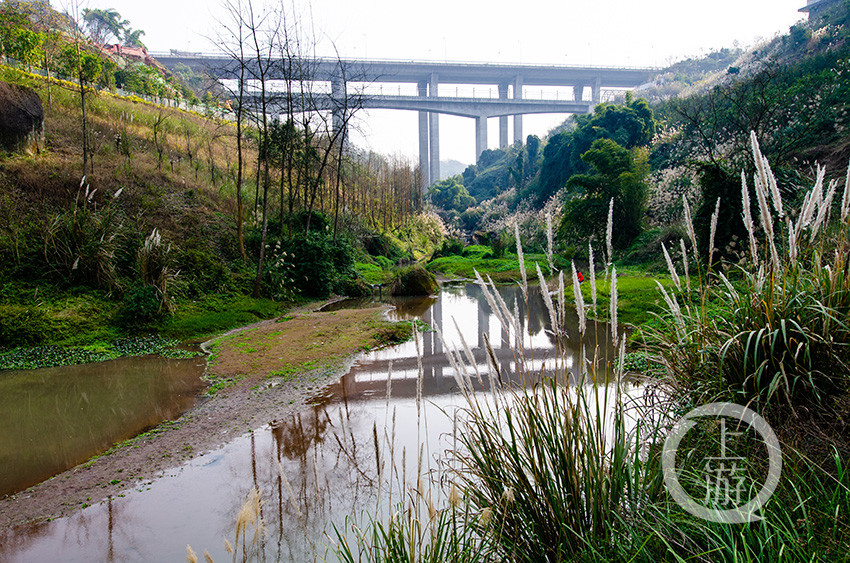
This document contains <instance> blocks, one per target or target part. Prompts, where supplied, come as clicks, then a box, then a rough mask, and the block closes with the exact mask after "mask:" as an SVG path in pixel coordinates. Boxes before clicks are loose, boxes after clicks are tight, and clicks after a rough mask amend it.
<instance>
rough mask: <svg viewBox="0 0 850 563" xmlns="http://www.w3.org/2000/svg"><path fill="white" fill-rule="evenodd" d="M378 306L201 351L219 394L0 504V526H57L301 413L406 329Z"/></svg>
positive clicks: (250, 332)
mask: <svg viewBox="0 0 850 563" xmlns="http://www.w3.org/2000/svg"><path fill="white" fill-rule="evenodd" d="M386 310H387V309H386V308H385V307H381V308H374V309H361V310H342V311H335V312H328V313H316V312H300V313H291V314H290V315H287V316H284V317H281V318H280V319H275V320H271V321H265V322H262V323H258V324H256V325H252V326H250V327H245V328H244V329H239V330H236V331H231V332H230V333H227V334H225V335H223V336H221V337H218V338H217V339H214V340H213V341H211V342H209V343H207V345H206V348H207V349H208V350H210V351H211V355H210V359H209V364H208V367H207V377H209V378H210V379H211V380H212V382H213V387H216V386H218V387H220V389H219V390H218V391H217V392H216V393H215V394H214V395H213V396H212V397H209V398H204V399H202V400H201V401H199V403H198V404H197V405H196V406H195V407H194V408H192V409H191V410H189V411H188V412H186V413H185V414H183V415H182V416H181V417H180V418H179V419H177V420H176V421H166V422H163V423H162V424H160V425H159V426H158V427H156V428H155V429H153V430H152V431H150V432H147V433H145V434H142V435H141V436H138V437H137V438H134V439H133V440H129V441H127V442H125V443H124V444H122V445H121V446H120V447H118V448H115V449H114V450H112V451H110V452H107V453H106V454H104V455H101V456H99V457H95V458H93V459H91V460H89V461H88V462H86V463H84V464H81V465H79V466H77V467H74V468H72V469H70V470H68V471H65V472H64V473H61V474H59V475H56V476H55V477H53V478H51V479H49V480H47V481H45V482H43V483H40V484H38V485H35V486H33V487H31V488H29V489H27V490H25V491H22V492H20V493H17V494H15V495H10V496H8V497H6V498H3V499H0V526H3V527H5V528H10V527H16V526H21V525H24V524H27V523H30V522H34V521H38V520H45V519H52V518H58V517H61V516H65V515H67V514H68V513H70V512H71V511H73V510H76V509H78V508H84V507H86V506H88V505H90V504H95V503H97V502H99V501H101V500H103V499H105V498H106V497H107V496H110V495H118V494H120V493H121V492H122V491H125V490H128V489H130V488H132V487H133V486H134V485H135V484H136V483H138V482H140V481H143V480H150V479H154V478H157V477H159V476H161V473H162V472H163V471H164V470H166V469H169V468H172V467H176V466H178V465H180V464H181V463H182V462H183V461H185V460H187V459H190V458H192V457H195V456H199V455H204V453H205V452H208V451H210V450H212V449H214V448H216V447H218V446H221V445H222V444H224V443H226V442H228V441H230V440H232V439H233V438H235V437H237V436H240V435H242V434H244V433H245V432H247V431H249V430H252V429H255V428H258V427H260V426H262V425H263V424H265V423H268V422H270V421H271V420H273V419H275V418H277V419H280V418H285V417H287V416H289V415H290V414H293V413H295V412H298V411H299V410H301V409H303V408H304V407H305V405H306V402H307V401H308V400H309V399H310V398H312V397H313V396H315V395H316V394H317V392H318V390H319V389H321V388H322V387H323V386H324V385H326V384H327V383H330V382H332V381H334V380H335V379H337V378H338V377H340V376H342V375H343V374H344V373H345V372H346V371H347V370H348V367H349V366H350V363H351V361H352V360H353V357H354V355H355V354H356V353H357V352H359V351H362V350H364V349H367V348H374V347H377V346H380V345H383V344H386V343H390V342H394V341H398V340H399V339H400V337H403V336H404V335H405V334H406V332H407V331H409V330H410V329H409V327H408V326H406V324H405V323H391V322H389V321H387V320H386Z"/></svg>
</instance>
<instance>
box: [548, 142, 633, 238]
mask: <svg viewBox="0 0 850 563" xmlns="http://www.w3.org/2000/svg"><path fill="white" fill-rule="evenodd" d="M581 159H582V161H583V162H584V163H585V164H587V166H589V167H590V169H591V171H592V172H591V173H589V174H579V175H576V176H573V177H572V178H570V180H569V181H568V182H567V186H568V187H570V188H572V190H573V192H572V193H571V194H570V195H569V196H568V199H567V201H566V202H565V209H564V216H563V218H562V219H561V225H560V229H559V233H560V235H561V236H562V237H564V238H568V237H575V236H577V237H581V238H586V237H596V238H597V239H600V240H601V239H603V238H604V237H605V229H606V227H607V224H608V209H609V205H610V201H611V199H613V200H614V225H616V228H615V229H614V241H613V242H614V246H615V247H616V248H625V247H627V246H628V245H629V244H630V243H631V242H632V241H633V240H634V239H635V237H637V236H638V235H639V234H640V233H641V230H642V227H641V222H642V220H643V215H644V210H645V208H646V199H647V191H648V187H647V184H646V178H647V176H648V175H649V164H648V158H647V152H646V150H645V149H642V148H634V149H632V150H629V149H626V148H624V147H622V146H620V145H619V144H617V142H616V141H614V140H612V139H597V140H596V141H594V142H593V145H591V148H590V150H588V151H587V152H585V153H584V154H582V155H581Z"/></svg>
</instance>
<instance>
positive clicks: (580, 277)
mask: <svg viewBox="0 0 850 563" xmlns="http://www.w3.org/2000/svg"><path fill="white" fill-rule="evenodd" d="M576 277H577V278H578V283H581V282H583V281H584V276H583V275H581V271H578V272H576Z"/></svg>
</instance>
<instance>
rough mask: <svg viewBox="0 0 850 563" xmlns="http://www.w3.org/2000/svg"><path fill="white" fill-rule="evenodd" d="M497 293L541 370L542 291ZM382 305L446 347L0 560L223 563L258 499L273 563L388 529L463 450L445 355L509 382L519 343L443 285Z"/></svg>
mask: <svg viewBox="0 0 850 563" xmlns="http://www.w3.org/2000/svg"><path fill="white" fill-rule="evenodd" d="M499 291H500V294H501V295H502V297H503V298H504V300H505V302H506V303H509V304H511V307H513V304H516V308H517V310H518V311H519V315H520V317H521V318H522V319H523V323H522V324H523V325H524V326H525V328H526V330H525V333H524V334H523V335H522V340H523V341H524V344H525V345H526V347H531V348H533V350H534V354H535V361H536V362H545V361H546V358H547V357H549V356H550V355H551V354H553V340H552V338H551V336H550V335H549V334H548V333H547V331H546V329H547V327H548V325H549V315H548V312H547V310H546V308H545V306H544V304H543V300H542V298H541V296H540V292H539V290H537V289H536V288H532V289H531V291H530V293H529V300H528V301H529V302H528V305H527V306H526V305H525V303H524V299H523V296H522V293H521V291H520V290H519V288H518V287H517V286H503V287H500V289H499ZM367 301H368V300H367ZM384 301H389V302H390V303H391V304H393V305H394V306H395V307H396V308H395V309H394V310H393V311H391V312H390V317H391V318H393V319H397V320H410V319H420V320H421V321H423V322H424V323H427V324H428V325H432V326H433V325H438V326H441V327H442V328H443V339H442V340H441V339H440V338H439V336H438V335H437V334H436V333H435V332H424V333H422V334H421V336H420V339H419V340H418V345H417V343H416V342H413V341H411V342H407V343H404V344H401V345H398V346H393V347H390V348H386V349H382V350H377V351H374V352H371V353H367V354H364V355H363V356H361V357H360V358H359V359H357V360H356V361H355V362H354V364H353V365H352V367H351V369H350V370H349V371H348V373H346V375H345V376H343V377H342V378H341V379H340V380H339V381H337V382H335V383H333V384H331V385H330V386H328V387H326V388H325V389H324V390H323V391H322V392H321V393H320V394H319V395H318V396H317V397H316V398H315V400H314V401H313V404H312V406H311V407H310V409H309V410H307V411H305V412H302V413H301V414H299V415H297V416H294V417H289V418H282V419H278V418H275V417H274V416H273V415H272V416H270V417H269V420H268V421H267V423H266V424H264V425H262V426H260V427H258V428H256V429H255V430H253V431H252V432H249V433H246V434H244V435H242V436H239V437H237V438H235V439H233V440H232V441H230V442H228V443H227V444H225V445H224V446H222V447H221V448H219V449H217V450H214V451H211V452H207V453H205V454H204V455H200V456H198V457H196V458H194V459H192V460H190V461H187V462H185V463H183V464H182V465H179V466H176V467H174V468H172V469H171V470H168V471H166V472H165V475H164V476H163V477H162V478H160V479H154V480H153V481H144V482H139V483H136V484H135V486H133V487H132V488H130V489H127V490H126V491H124V493H123V494H122V495H120V496H116V497H112V498H110V499H108V500H107V501H104V502H102V503H100V504H96V505H94V506H91V507H88V508H85V509H83V510H78V511H75V512H74V513H73V514H71V515H70V516H68V517H65V518H61V519H58V520H55V521H52V522H42V523H39V524H36V525H33V526H30V527H27V528H23V529H18V530H9V531H6V532H5V533H4V534H3V535H0V560H3V561H50V560H63V561H178V560H183V559H184V558H185V554H186V546H187V544H189V545H191V546H192V547H193V548H194V550H195V551H196V552H197V553H198V554H202V553H203V551H204V550H207V551H209V553H210V554H211V555H212V557H213V558H214V560H216V561H225V560H230V559H232V555H230V554H229V553H228V552H227V551H226V549H225V539H228V540H229V541H230V542H231V543H232V542H233V541H234V525H235V522H236V518H237V514H238V512H239V509H240V506H241V505H242V503H243V501H244V499H245V497H246V495H247V494H248V493H249V491H250V490H251V489H252V488H253V487H257V488H258V489H259V490H260V492H261V495H262V519H263V523H264V526H265V533H264V534H263V536H262V540H261V541H262V545H261V546H260V547H261V548H262V550H263V551H264V552H265V553H266V556H267V558H268V559H269V560H275V559H281V560H291V561H304V560H311V559H314V558H321V557H323V556H325V554H326V550H327V549H328V548H327V546H328V545H330V544H331V543H332V540H333V539H335V538H336V534H335V532H334V526H336V527H337V528H338V529H339V530H341V531H345V530H349V529H350V524H352V523H353V522H356V523H358V524H359V525H361V526H363V525H366V524H368V522H369V519H370V518H379V519H380V518H383V517H384V516H385V515H386V514H387V513H388V512H389V510H391V508H392V507H393V506H394V504H395V503H396V502H397V501H398V500H399V499H400V498H401V497H402V496H403V494H406V492H405V491H403V490H401V487H402V486H403V485H402V484H404V483H411V482H413V483H415V482H416V474H417V473H418V472H419V468H420V467H421V469H422V471H423V472H426V471H427V470H428V469H429V468H433V467H435V466H436V465H437V463H438V461H437V460H438V458H440V457H441V454H442V452H443V451H445V450H446V449H451V448H453V447H454V446H455V444H454V443H453V438H452V435H453V428H454V425H455V423H456V420H455V417H456V416H457V413H458V412H459V411H458V407H461V406H462V405H463V404H464V399H463V397H462V396H461V395H460V394H458V393H457V383H456V381H455V378H454V376H453V375H452V373H453V372H452V368H451V367H450V365H449V362H448V360H447V359H446V355H445V353H444V350H443V346H445V345H448V346H453V347H459V346H462V342H461V335H463V338H464V339H465V341H466V343H467V345H468V346H469V347H470V348H471V351H472V354H473V356H474V357H475V360H476V363H478V364H479V367H480V368H481V369H486V365H487V364H486V358H485V349H484V342H485V335H486V338H487V339H489V341H490V343H491V345H492V347H493V351H494V355H495V357H496V359H497V361H498V362H499V363H500V365H501V366H502V367H503V371H504V373H505V374H506V376H508V375H509V374H510V372H511V371H512V362H513V361H514V360H513V352H512V350H511V346H510V344H511V343H512V342H513V341H515V340H516V339H517V335H515V334H509V333H505V331H503V330H501V327H500V325H499V323H498V321H497V319H496V317H495V315H494V314H493V313H492V311H491V310H490V308H489V306H488V305H487V302H486V300H485V299H484V296H483V294H482V291H481V289H480V288H479V287H477V286H475V285H473V284H467V285H455V286H446V287H444V288H443V289H442V291H441V292H440V294H439V296H438V297H429V298H405V299H385V300H384ZM336 306H337V307H353V306H369V303H368V302H366V301H363V300H361V301H354V302H351V301H349V302H345V303H342V304H338V305H336ZM576 322H577V320H576V318H574V317H573V318H568V319H567V323H566V325H567V329H568V331H569V333H570V334H575V333H577V331H576V330H575V326H576ZM608 330H609V329H608V326H607V325H603V324H600V325H599V326H598V327H596V326H595V324H594V323H591V324H590V326H589V334H588V335H586V337H585V343H586V344H587V345H588V346H593V345H594V344H595V343H597V342H598V343H601V345H602V347H603V349H604V350H605V347H606V346H607V334H608ZM567 345H568V351H567V354H568V355H571V356H577V354H578V349H579V347H580V346H581V343H580V342H579V341H578V339H576V338H572V339H568V340H567ZM417 348H419V352H417ZM605 351H606V352H608V353H610V350H605ZM420 363H421V368H420ZM390 365H391V366H392V371H391V373H392V377H391V379H390V381H389V382H388V373H389V372H390ZM420 373H421V376H420ZM485 380H486V378H485ZM478 392H485V391H483V390H480V389H479V391H478ZM56 439H57V438H56V437H55V436H54V437H50V438H49V440H56ZM60 441H61V440H60ZM333 559H334V558H333V557H332V556H331V557H329V560H333Z"/></svg>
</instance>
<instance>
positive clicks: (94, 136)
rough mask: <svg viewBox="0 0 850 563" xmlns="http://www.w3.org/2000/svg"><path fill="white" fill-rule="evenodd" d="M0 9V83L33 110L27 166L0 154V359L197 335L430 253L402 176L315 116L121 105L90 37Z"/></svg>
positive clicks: (430, 220)
mask: <svg viewBox="0 0 850 563" xmlns="http://www.w3.org/2000/svg"><path fill="white" fill-rule="evenodd" d="M0 8H1V9H0V16H2V17H0V40H2V41H0V44H2V49H3V51H2V54H3V55H4V60H5V61H6V63H7V64H6V65H2V66H0V80H4V81H7V82H9V83H12V84H17V85H21V86H26V87H30V88H33V89H34V90H35V92H37V94H38V96H39V97H40V99H41V100H42V103H43V106H44V112H45V124H44V131H45V146H44V147H42V150H41V152H40V153H39V154H35V155H33V156H25V155H2V156H0V262H2V264H3V267H2V268H0V347H4V348H10V347H15V346H20V345H39V344H53V343H62V344H72V345H79V344H87V345H88V344H91V343H92V342H109V341H111V340H112V339H114V338H116V337H118V336H122V335H126V334H138V333H147V332H158V333H164V334H167V335H173V336H177V337H188V336H199V335H205V334H210V333H212V332H214V331H218V330H222V329H225V328H229V327H232V326H237V325H240V324H246V323H249V322H252V321H254V320H256V319H258V318H268V317H270V316H273V315H274V314H275V313H276V312H278V311H279V310H281V308H283V307H287V306H289V305H291V304H292V303H293V302H296V301H298V300H303V299H315V298H325V297H327V296H329V295H330V294H332V293H338V294H354V295H357V294H361V293H363V292H364V291H367V286H366V285H365V282H364V281H363V279H362V278H361V277H360V275H359V274H358V272H359V271H364V270H369V271H370V272H371V273H372V278H378V279H380V280H381V281H383V280H384V279H386V278H388V277H390V276H391V275H392V274H391V270H392V269H393V267H394V266H395V264H396V263H403V262H405V261H409V260H413V258H414V257H420V258H421V257H422V256H423V255H426V254H430V252H431V250H432V249H433V247H434V246H435V245H436V244H437V243H438V242H439V240H440V239H441V237H442V233H443V227H442V225H441V224H440V222H439V220H438V219H436V218H435V217H432V216H428V215H425V214H423V213H422V206H421V201H420V197H419V189H418V187H417V186H418V176H417V173H416V171H415V169H414V168H413V166H412V165H411V164H410V162H408V161H406V160H404V159H401V158H392V159H390V158H386V157H383V156H381V155H377V154H374V153H366V152H363V151H359V150H358V149H357V148H356V147H351V146H349V145H348V144H347V143H345V142H343V139H340V138H335V137H334V136H333V131H332V129H331V125H330V120H329V117H328V116H326V115H325V116H312V115H311V116H308V117H309V119H310V120H311V121H303V120H301V121H295V120H288V121H284V120H280V119H276V118H275V119H273V118H272V117H271V116H270V115H269V116H265V115H262V116H256V115H255V114H252V115H249V114H248V112H247V111H241V112H240V111H238V109H239V108H238V105H237V104H235V103H232V102H227V103H225V102H226V100H222V102H221V103H215V102H211V103H212V104H213V105H215V106H218V107H217V108H213V107H211V108H210V110H209V111H206V110H205V109H204V108H200V109H201V113H197V112H192V111H185V110H181V109H177V108H175V107H172V106H173V102H172V101H169V100H163V103H162V104H159V103H151V102H147V101H143V100H141V99H140V98H138V97H135V96H132V95H131V96H126V95H123V96H122V95H121V92H118V91H116V90H115V85H116V84H115V81H114V79H115V78H116V77H117V76H118V75H119V74H120V72H125V75H124V76H129V75H126V69H125V70H122V71H120V72H119V71H118V70H115V71H114V72H112V70H110V69H112V67H110V66H109V64H110V61H112V60H113V59H112V57H111V56H110V55H109V54H108V53H104V52H103V49H101V48H100V46H99V45H100V43H98V42H96V41H95V39H94V37H95V36H96V34H97V31H98V30H100V29H101V28H100V24H92V23H91V22H89V21H88V20H86V19H85V18H82V17H81V18H80V19H79V20H77V19H75V18H74V16H72V15H69V14H59V13H58V12H54V11H53V10H52V9H50V8H49V6H48V5H47V4H46V3H40V2H33V3H27V2H21V3H17V2H15V3H11V2H4V3H2V4H0ZM77 21H79V25H77V24H76V23H74V22H77ZM97 21H100V20H97ZM125 23H126V22H125ZM254 31H255V32H256V33H258V34H259V33H263V32H262V31H261V30H254ZM117 33H119V32H117V31H116V34H117ZM121 33H122V34H123V32H121ZM245 33H246V36H247V35H250V31H245ZM26 38H29V39H27V40H26V41H25V40H24V39H26ZM49 41H55V43H56V45H55V46H51V47H48V42H49ZM99 41H103V39H102V37H101V38H100V39H99ZM24 44H26V45H29V47H28V49H29V50H26V49H24V46H26V45H24ZM22 45H24V46H22ZM16 49H17V50H16ZM51 49H55V53H56V55H55V56H56V57H57V58H56V59H55V60H57V61H63V60H64V61H65V62H64V63H62V64H63V65H64V66H55V65H54V63H52V62H51V61H53V60H54V59H53V57H54V54H53V51H51ZM25 51H26V52H25ZM63 57H64V58H63ZM57 64H58V63H57ZM139 65H141V66H140V68H141V67H144V68H145V69H146V70H145V71H144V72H146V73H148V74H150V75H151V76H159V77H160V78H159V80H161V81H162V83H164V84H172V82H171V80H173V79H172V78H170V77H165V76H164V75H162V74H159V71H158V70H157V67H156V65H155V64H154V65H153V66H151V65H147V64H146V63H139ZM139 65H136V64H135V63H134V65H133V66H131V68H136V67H137V66H139ZM48 67H49V68H48ZM57 71H58V72H59V74H58V75H57ZM107 71H108V72H107ZM109 72H111V73H112V74H109ZM48 74H49V77H46V76H45V75H48ZM110 76H111V77H110ZM173 83H174V84H177V82H173ZM125 86H126V84H125ZM184 88H185V87H184ZM178 91H179V89H173V90H169V91H167V92H166V91H161V92H159V93H158V94H157V93H156V92H154V94H157V95H159V94H161V95H162V96H163V97H164V96H166V95H167V94H168V93H169V92H170V93H171V94H177V93H179V92H178ZM219 93H220V94H221V95H224V94H225V93H224V92H219ZM187 96H189V97H195V96H197V97H203V93H201V92H192V93H191V94H187ZM209 97H210V96H207V98H209ZM157 100H158V98H157ZM228 106H230V107H231V109H230V110H229V111H222V108H224V110H226V108H227V107H228ZM216 115H220V116H221V117H216ZM266 117H268V119H266ZM305 119H306V118H305ZM356 265H357V266H356Z"/></svg>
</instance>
